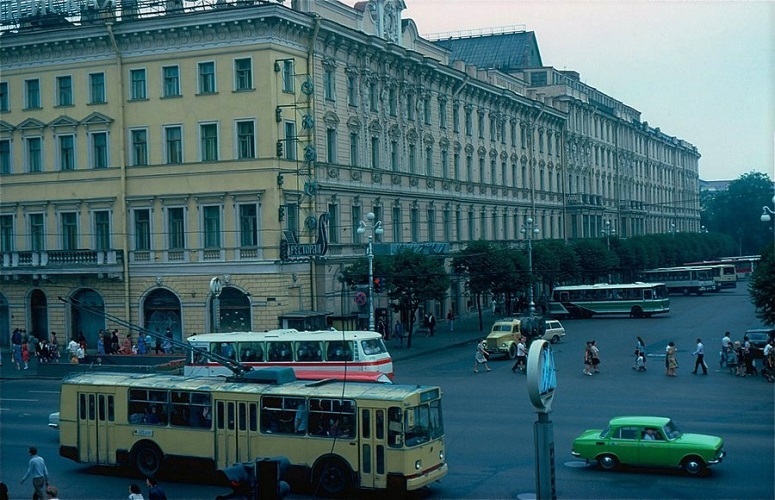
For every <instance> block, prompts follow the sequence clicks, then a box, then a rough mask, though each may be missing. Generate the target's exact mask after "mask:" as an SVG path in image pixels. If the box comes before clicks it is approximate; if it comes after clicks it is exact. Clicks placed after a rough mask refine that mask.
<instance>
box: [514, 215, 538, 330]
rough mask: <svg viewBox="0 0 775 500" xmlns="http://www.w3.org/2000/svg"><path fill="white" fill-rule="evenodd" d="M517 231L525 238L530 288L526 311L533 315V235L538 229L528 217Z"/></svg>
mask: <svg viewBox="0 0 775 500" xmlns="http://www.w3.org/2000/svg"><path fill="white" fill-rule="evenodd" d="M519 232H521V233H522V234H524V235H525V237H526V238H527V269H528V280H529V282H530V283H529V285H530V289H529V290H528V299H529V300H530V302H529V304H528V312H529V313H530V316H535V312H536V305H535V302H534V301H533V235H536V234H538V232H539V231H538V228H537V227H535V226H534V225H533V219H532V218H530V217H528V218H527V220H526V221H525V224H524V225H523V226H522V229H520V230H519Z"/></svg>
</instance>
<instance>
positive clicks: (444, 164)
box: [441, 149, 452, 179]
mask: <svg viewBox="0 0 775 500" xmlns="http://www.w3.org/2000/svg"><path fill="white" fill-rule="evenodd" d="M441 175H442V176H444V177H446V178H447V179H449V177H450V176H451V175H452V172H450V171H449V155H448V154H447V150H446V149H442V150H441Z"/></svg>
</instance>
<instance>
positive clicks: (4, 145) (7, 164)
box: [0, 139, 12, 174]
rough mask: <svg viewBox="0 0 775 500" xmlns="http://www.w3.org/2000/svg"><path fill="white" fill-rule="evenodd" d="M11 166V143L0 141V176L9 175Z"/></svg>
mask: <svg viewBox="0 0 775 500" xmlns="http://www.w3.org/2000/svg"><path fill="white" fill-rule="evenodd" d="M11 165H12V163H11V141H10V140H9V139H0V174H10V173H11Z"/></svg>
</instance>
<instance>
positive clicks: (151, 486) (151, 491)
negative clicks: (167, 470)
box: [145, 476, 167, 500]
mask: <svg viewBox="0 0 775 500" xmlns="http://www.w3.org/2000/svg"><path fill="white" fill-rule="evenodd" d="M145 484H146V486H148V500H167V495H166V494H165V493H164V490H163V489H161V486H159V482H158V481H157V480H156V478H155V477H153V476H149V477H148V479H146V480H145Z"/></svg>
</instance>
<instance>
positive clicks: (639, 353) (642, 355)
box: [632, 336, 646, 371]
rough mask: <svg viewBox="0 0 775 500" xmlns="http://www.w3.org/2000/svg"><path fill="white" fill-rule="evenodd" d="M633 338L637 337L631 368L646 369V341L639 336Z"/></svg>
mask: <svg viewBox="0 0 775 500" xmlns="http://www.w3.org/2000/svg"><path fill="white" fill-rule="evenodd" d="M635 338H636V339H637V342H636V343H635V365H633V367H632V369H633V370H638V371H646V342H644V340H643V338H642V337H640V336H637V337H635ZM641 368H642V369H641Z"/></svg>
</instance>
